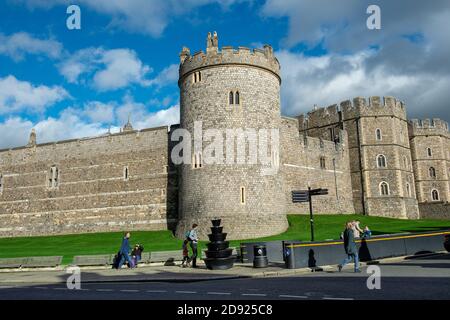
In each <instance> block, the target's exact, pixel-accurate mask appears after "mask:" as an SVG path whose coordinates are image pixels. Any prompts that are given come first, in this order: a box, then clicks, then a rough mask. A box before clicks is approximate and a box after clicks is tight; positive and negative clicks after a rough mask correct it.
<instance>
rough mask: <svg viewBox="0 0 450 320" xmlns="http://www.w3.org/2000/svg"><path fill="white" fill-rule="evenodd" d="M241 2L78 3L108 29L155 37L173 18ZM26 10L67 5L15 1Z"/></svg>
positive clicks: (134, 0)
mask: <svg viewBox="0 0 450 320" xmlns="http://www.w3.org/2000/svg"><path fill="white" fill-rule="evenodd" d="M242 1H243V0H184V1H180V0H164V1H161V0H127V1H124V0H79V1H78V3H77V4H78V5H80V6H81V8H82V10H83V8H84V7H87V8H89V9H91V10H94V11H96V12H98V13H100V14H103V15H106V16H109V17H110V19H111V22H110V27H119V28H121V29H125V30H128V31H131V32H135V33H142V34H149V35H151V36H153V37H159V36H161V34H162V33H163V31H164V29H165V28H166V26H167V25H168V24H169V22H170V21H171V20H172V19H174V18H175V17H179V16H182V15H185V14H188V13H190V12H191V11H192V10H194V9H195V8H198V7H201V6H204V5H208V4H218V5H220V6H221V7H222V9H225V10H226V9H227V8H228V7H229V6H231V5H232V4H233V3H235V2H242ZM16 2H18V3H24V4H25V5H26V6H27V7H28V8H29V9H34V8H42V9H50V8H52V7H54V6H56V5H69V4H70V2H69V1H66V0H16Z"/></svg>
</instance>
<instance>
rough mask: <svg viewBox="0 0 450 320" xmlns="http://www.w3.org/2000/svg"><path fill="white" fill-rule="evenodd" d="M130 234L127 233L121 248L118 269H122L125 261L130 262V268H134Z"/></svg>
mask: <svg viewBox="0 0 450 320" xmlns="http://www.w3.org/2000/svg"><path fill="white" fill-rule="evenodd" d="M130 236H131V235H130V233H129V232H127V233H125V236H124V237H123V239H122V245H121V246H120V251H119V254H120V262H119V266H118V268H117V269H120V268H121V267H122V265H123V264H124V263H125V260H126V261H127V262H128V265H129V266H130V268H132V267H133V262H132V261H131V258H130V255H129V252H130V241H129V239H130Z"/></svg>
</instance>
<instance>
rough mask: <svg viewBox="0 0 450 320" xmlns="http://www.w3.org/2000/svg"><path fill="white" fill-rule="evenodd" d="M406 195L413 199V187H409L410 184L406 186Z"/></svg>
mask: <svg viewBox="0 0 450 320" xmlns="http://www.w3.org/2000/svg"><path fill="white" fill-rule="evenodd" d="M406 194H407V195H408V197H411V186H410V185H409V183H407V184H406Z"/></svg>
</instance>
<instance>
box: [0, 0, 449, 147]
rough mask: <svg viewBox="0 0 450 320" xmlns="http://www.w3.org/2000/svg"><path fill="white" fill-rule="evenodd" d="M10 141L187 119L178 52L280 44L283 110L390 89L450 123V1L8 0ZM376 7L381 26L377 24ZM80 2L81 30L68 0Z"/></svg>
mask: <svg viewBox="0 0 450 320" xmlns="http://www.w3.org/2000/svg"><path fill="white" fill-rule="evenodd" d="M0 3H1V4H0V8H1V9H0V14H1V16H0V137H1V138H0V139H1V140H0V148H5V147H12V146H18V145H23V144H25V143H26V142H27V139H28V134H29V131H30V130H31V128H36V131H37V136H38V142H47V141H52V140H60V139H67V138H74V137H84V136H92V135H98V134H104V133H106V132H107V131H108V130H109V128H111V130H112V131H118V130H119V128H120V127H121V126H122V125H123V124H124V122H125V121H126V119H127V117H128V115H129V114H131V120H132V123H133V125H134V126H135V128H138V129H141V128H145V127H151V126H158V125H167V124H171V123H177V122H178V116H179V107H178V98H179V96H178V87H177V74H178V62H179V58H178V53H179V52H180V50H181V48H182V46H188V47H189V48H190V49H191V52H195V51H198V50H204V48H205V38H206V34H207V32H209V31H217V32H218V34H219V46H223V45H232V46H235V47H237V46H248V47H260V46H262V44H265V43H268V44H271V45H272V46H273V47H274V50H275V53H276V55H277V57H278V58H279V60H280V62H281V65H282V78H283V84H282V113H283V114H286V115H297V114H300V113H303V112H307V111H309V110H310V109H311V108H312V107H313V106H314V105H315V104H317V105H319V106H327V105H329V104H333V103H339V102H340V101H342V100H345V99H350V98H353V97H355V96H366V97H368V96H370V95H381V96H383V95H392V96H396V97H398V98H399V99H401V100H404V101H405V102H406V104H407V106H408V115H409V116H410V117H411V118H412V117H422V118H423V117H440V118H443V119H445V120H447V121H448V120H450V116H449V103H447V101H450V93H449V90H448V88H449V86H450V66H449V62H448V56H450V40H449V39H448V36H446V35H444V34H443V32H442V30H449V29H450V28H449V21H450V5H449V4H448V1H439V0H437V1H435V2H434V3H433V5H427V4H424V2H423V1H395V2H394V3H393V1H370V2H368V1H361V0H344V1H333V0H315V1H312V0H304V1H293V0H266V1H245V0H225V1H219V0H185V1H178V0H166V1H156V0H147V1H144V0H129V1H121V0H96V1H94V0H79V1H70V2H68V1H65V0H1V1H0ZM372 3H375V4H378V5H380V7H381V10H382V11H381V12H382V29H381V30H376V31H373V30H368V29H367V27H366V19H367V17H368V15H367V14H366V12H365V11H366V8H367V6H368V5H369V4H372ZM69 4H77V5H79V6H80V8H81V15H82V16H81V19H82V20H81V26H82V29H81V30H68V29H67V28H66V18H67V17H68V15H67V14H66V8H67V6H68V5H69Z"/></svg>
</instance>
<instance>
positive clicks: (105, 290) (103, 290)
mask: <svg viewBox="0 0 450 320" xmlns="http://www.w3.org/2000/svg"><path fill="white" fill-rule="evenodd" d="M95 291H99V292H111V291H113V289H95Z"/></svg>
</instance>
